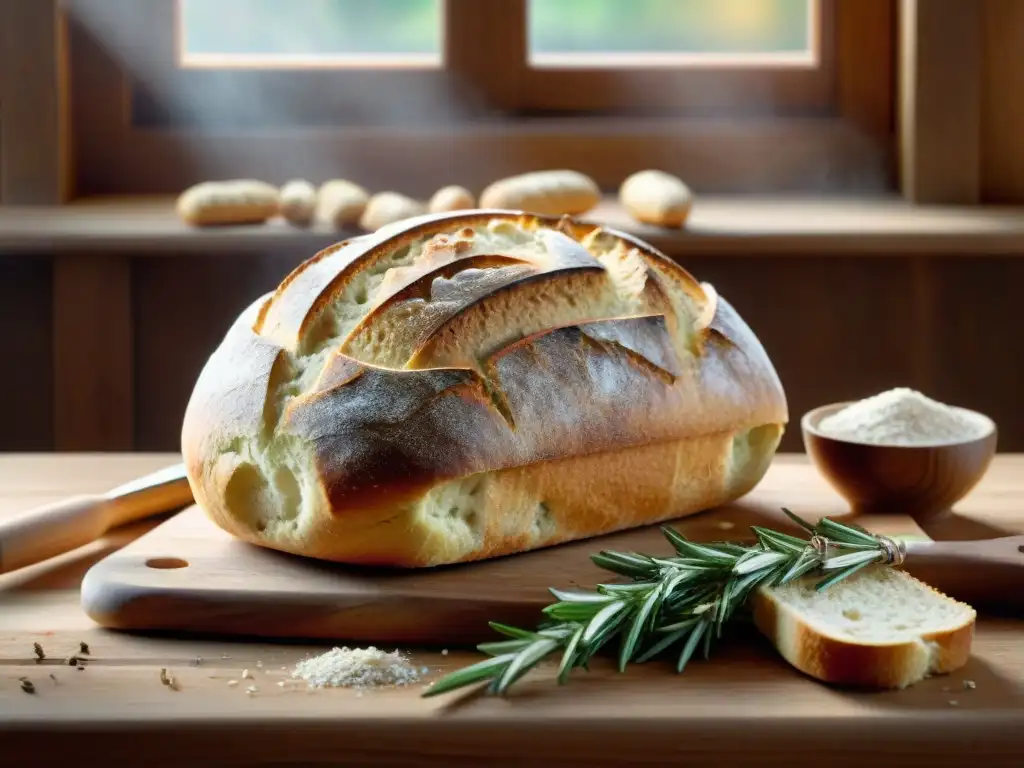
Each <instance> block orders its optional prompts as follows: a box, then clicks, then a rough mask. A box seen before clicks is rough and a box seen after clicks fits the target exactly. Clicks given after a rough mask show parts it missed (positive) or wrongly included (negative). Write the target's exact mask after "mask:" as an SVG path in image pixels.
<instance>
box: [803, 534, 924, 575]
mask: <svg viewBox="0 0 1024 768" xmlns="http://www.w3.org/2000/svg"><path fill="white" fill-rule="evenodd" d="M875 538H876V539H878V545H879V547H880V548H881V551H882V554H883V555H884V559H883V560H882V564H883V565H891V566H893V567H895V568H899V567H900V566H901V565H903V561H904V560H906V559H907V544H906V542H905V541H903V540H902V539H901V540H899V541H897V540H896V539H893V538H891V537H889V536H881V535H877V534H876V536H875ZM808 544H809V545H810V547H811V549H813V550H814V551H815V552H817V553H818V556H819V557H820V558H821V559H822V560H828V550H829V547H830V546H831V545H832V542H830V541H829V540H828V539H827V538H826V537H825V536H822V535H820V534H814V535H813V536H811V540H810V541H809V542H808Z"/></svg>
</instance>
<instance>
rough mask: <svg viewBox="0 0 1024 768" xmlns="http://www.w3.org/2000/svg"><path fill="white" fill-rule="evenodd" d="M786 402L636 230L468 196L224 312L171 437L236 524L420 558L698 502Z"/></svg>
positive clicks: (357, 554)
mask: <svg viewBox="0 0 1024 768" xmlns="http://www.w3.org/2000/svg"><path fill="white" fill-rule="evenodd" d="M787 418H788V414H787V408H786V400H785V396H784V393H783V389H782V386H781V384H780V382H779V379H778V377H777V375H776V373H775V370H774V369H773V367H772V365H771V363H770V361H769V359H768V357H767V355H766V354H765V351H764V349H763V348H762V346H761V344H760V343H759V342H758V340H757V338H756V337H755V335H754V334H753V333H752V332H751V330H750V329H749V328H748V327H747V325H746V324H745V323H744V322H743V320H742V319H741V318H740V316H739V315H738V314H737V313H736V312H735V310H734V309H733V308H732V307H731V306H730V305H729V303H728V302H727V301H726V300H725V299H724V298H722V297H720V296H718V295H717V293H716V292H715V291H714V290H713V289H712V288H711V287H710V286H707V285H701V284H700V283H698V282H697V281H696V280H694V279H693V277H691V276H690V274H689V273H688V272H686V271H685V270H684V269H683V268H682V267H680V266H679V265H678V264H676V263H675V262H673V261H671V260H670V259H668V258H667V257H665V256H664V255H662V254H661V253H659V252H658V251H656V250H655V249H653V248H652V247H650V246H649V245H647V244H646V243H643V242H641V241H639V240H636V239H634V238H631V237H630V236H628V235H625V234H622V233H618V232H615V231H612V230H607V229H603V228H600V227H597V226H594V225H589V224H581V223H578V222H575V221H572V220H571V219H568V218H564V219H558V218H553V217H551V218H546V217H542V216H535V215H528V214H523V213H521V212H517V211H501V210H476V211H470V212H459V213H449V214H442V215H429V216H422V217H418V218H416V219H412V220H406V221H402V222H399V223H396V224H392V225H388V226H385V227H384V228H382V229H381V230H378V231H377V232H375V233H373V234H371V235H366V236H363V237H360V238H357V239H354V240H352V241H349V242H346V243H339V244H337V245H335V246H332V247H331V248H328V249H326V250H325V251H323V252H321V253H319V254H317V255H316V256H315V257H313V258H311V259H309V260H307V261H306V262H304V263H303V264H301V265H300V266H299V267H298V268H296V269H295V270H294V271H293V272H292V273H291V274H290V275H288V276H287V277H286V278H285V279H284V280H283V281H282V283H281V285H280V286H279V287H278V288H277V290H276V291H275V292H273V293H272V294H268V295H267V296H264V297H262V298H260V299H259V300H258V301H256V302H254V303H253V305H252V306H250V307H249V308H248V309H247V310H246V312H244V313H243V314H242V315H241V316H240V317H239V318H238V320H237V321H236V323H235V324H234V325H233V326H232V328H231V329H230V330H229V331H228V333H227V335H226V336H225V338H224V339H223V341H222V342H221V344H220V346H219V347H218V348H217V349H216V350H215V351H214V353H213V354H212V355H211V357H210V359H209V361H208V362H207V364H206V366H205V367H204V369H203V371H202V373H201V374H200V376H199V380H198V381H197V383H196V386H195V390H194V392H193V394H192V397H191V400H190V402H189V405H188V408H187V411H186V415H185V421H184V425H183V431H182V449H183V453H184V457H185V461H186V465H187V467H188V474H189V481H190V483H191V486H192V489H193V492H194V494H195V497H196V499H197V501H198V502H199V503H200V504H201V505H202V507H203V508H204V509H205V510H206V511H207V513H208V514H209V515H210V517H211V518H212V519H213V520H214V521H215V522H216V523H217V524H218V525H220V526H221V527H222V528H224V529H225V530H227V531H228V532H230V533H232V534H233V535H235V536H237V537H239V538H242V539H245V540H247V541H250V542H253V543H255V544H260V545H263V546H267V547H272V548H276V549H280V550H285V551H288V552H293V553H297V554H302V555H308V556H312V557H318V558H323V559H328V560H336V561H343V562H351V563H364V564H376V565H390V566H404V567H419V566H431V565H438V564H443V563H453V562H461V561H468V560H476V559H481V558H487V557H493V556H497V555H502V554H509V553H513V552H519V551H524V550H529V549H533V548H537V547H543V546H549V545H552V544H556V543H559V542H564V541H569V540H573V539H580V538H586V537H590V536H595V535H598V534H601V533H607V532H611V531H615V530H622V529H625V528H629V527H633V526H638V525H644V524H649V523H653V522H657V521H660V520H665V519H668V518H672V517H678V516H682V515H686V514H690V513H693V512H697V511H699V510H703V509H707V508H709V507H713V506H716V505H719V504H722V503H725V502H728V501H730V500H732V499H735V498H737V497H738V496H740V495H743V494H745V493H746V492H747V491H749V490H750V489H751V488H752V487H753V486H754V485H755V484H756V483H757V482H758V481H759V480H760V479H761V477H762V476H763V474H764V472H765V471H766V469H767V467H768V464H769V462H770V460H771V457H772V455H773V454H774V452H775V450H776V448H777V446H778V442H779V439H780V438H781V435H782V431H783V428H784V425H785V423H786V421H787Z"/></svg>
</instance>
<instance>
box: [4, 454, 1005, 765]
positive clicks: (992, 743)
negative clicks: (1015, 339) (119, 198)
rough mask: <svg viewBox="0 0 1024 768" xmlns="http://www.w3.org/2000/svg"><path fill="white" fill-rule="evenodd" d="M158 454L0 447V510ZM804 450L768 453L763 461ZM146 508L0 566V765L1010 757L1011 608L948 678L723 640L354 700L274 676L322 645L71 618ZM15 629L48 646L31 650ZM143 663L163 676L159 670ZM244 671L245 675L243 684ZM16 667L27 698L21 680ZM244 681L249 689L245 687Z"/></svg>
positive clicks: (120, 474)
mask: <svg viewBox="0 0 1024 768" xmlns="http://www.w3.org/2000/svg"><path fill="white" fill-rule="evenodd" d="M176 460H178V457H177V456H175V455H171V454H147V455H139V454H136V455H119V454H109V455H104V456H96V455H45V454H38V455H24V454H21V455H18V454H9V455H6V456H2V457H0V515H11V514H14V513H16V512H17V511H19V510H22V509H25V508H26V507H29V506H32V505H35V504H40V503H44V502H47V501H51V500H55V499H57V498H60V497H63V496H67V495H70V494H73V493H78V492H87V491H102V490H105V489H107V488H109V487H112V486H113V485H115V484H117V483H119V482H122V481H126V480H129V479H131V478H133V477H135V476H137V475H139V474H142V473H144V472H146V471H149V470H152V469H156V468H159V467H161V466H164V465H166V464H170V463H172V462H174V461H176ZM805 461H806V460H805V458H804V457H802V456H779V457H777V459H776V464H777V466H778V467H783V466H786V465H793V464H800V463H803V462H805ZM775 470H776V468H775V467H773V472H770V473H769V475H768V477H767V478H766V479H765V481H764V485H765V486H767V488H768V492H770V493H773V494H774V493H776V492H779V493H781V492H782V490H785V489H776V488H775V487H774V485H773V483H774V484H778V481H777V479H776V478H777V477H778V476H779V475H780V474H781V473H782V470H779V471H775ZM789 474H790V476H791V474H792V473H791V472H790V473H789ZM808 476H809V477H811V478H812V481H811V482H808V484H807V487H806V488H800V489H798V492H799V493H801V494H802V495H803V494H810V495H811V496H812V497H814V498H817V497H819V496H820V498H821V499H822V502H821V503H822V505H823V506H824V507H827V508H829V509H831V510H835V509H836V508H837V501H836V498H835V497H834V496H833V495H832V494H831V492H830V491H829V490H828V489H827V488H826V487H825V486H824V485H823V483H819V482H815V481H814V477H816V476H813V473H809V475H808ZM789 492H790V493H792V492H793V489H789ZM1022 496H1024V455H1002V456H999V457H997V458H996V460H995V462H994V463H993V465H992V468H991V469H990V471H989V473H988V475H987V476H986V478H985V479H984V480H983V481H982V483H981V485H980V486H979V487H978V488H977V489H976V490H975V491H974V492H973V493H972V494H971V495H970V496H969V497H968V498H967V499H965V500H964V502H962V503H961V505H959V506H958V508H957V517H956V518H955V519H952V520H951V521H950V522H948V523H946V524H945V527H944V528H937V529H935V530H931V529H930V530H929V531H928V532H929V533H930V534H931V535H932V536H933V537H934V538H951V537H969V538H982V537H985V536H990V535H997V534H998V532H1000V531H1007V532H1014V533H1020V532H1024V503H1022ZM155 522H156V521H153V522H146V523H143V524H138V525H135V526H132V527H131V528H129V529H125V530H119V531H116V532H113V533H112V534H111V535H109V536H108V537H107V538H106V539H104V540H103V541H100V542H97V543H96V544H94V545H91V546H89V547H85V548H83V549H81V550H79V551H76V552H73V553H69V554H68V555H66V556H63V557H60V558H57V559H55V560H54V561H52V562H48V563H42V564H39V565H36V566H33V567H31V568H28V569H25V570H23V571H21V572H16V573H13V574H8V575H6V576H0V764H7V763H10V764H12V765H13V764H17V765H50V764H53V765H56V764H57V763H58V762H59V763H61V764H66V763H67V761H68V759H69V758H68V757H67V756H66V755H64V753H65V752H66V751H70V752H72V753H73V758H72V759H74V760H75V761H76V762H79V763H81V762H82V758H83V757H85V758H87V759H86V763H87V764H88V762H89V761H90V759H91V760H93V761H96V762H100V761H102V762H103V763H104V764H109V763H111V762H117V761H121V760H124V761H128V762H130V764H132V765H147V766H162V765H185V764H188V765H191V766H199V765H224V764H232V765H271V764H273V765H289V764H290V765H312V764H314V763H316V764H321V763H325V762H330V763H334V764H339V765H357V766H383V765H389V766H390V765H394V766H410V765H437V766H476V765H484V764H486V765H488V766H506V765H508V766H511V765H526V764H531V765H536V766H554V765H573V766H577V765H578V766H583V765H589V766H593V765H612V764H616V765H620V764H642V765H645V766H652V765H681V764H691V761H692V764H698V763H701V764H713V765H748V764H757V765H787V766H792V765H798V764H805V763H809V762H810V761H812V760H813V761H814V763H815V764H818V763H825V762H827V763H828V764H829V765H830V766H847V765H849V766H863V765H876V764H877V765H890V764H892V765H896V764H900V765H901V766H907V765H922V766H925V765H926V766H929V768H935V767H936V766H939V765H962V764H966V761H968V760H970V761H971V763H976V764H978V765H985V766H986V767H987V766H996V765H1007V766H1010V765H1015V766H1019V765H1024V622H1020V621H1017V620H1014V619H1010V618H1002V619H997V618H990V617H983V618H982V619H980V620H979V624H978V629H977V635H976V639H975V644H974V658H973V659H972V660H971V662H970V664H969V665H968V667H967V668H966V669H965V670H964V671H963V672H962V673H957V674H954V675H951V676H947V677H943V678H935V679H932V680H927V681H925V682H923V683H921V684H919V685H917V686H914V687H913V688H911V689H908V690H907V691H903V692H887V693H852V692H847V691H841V690H836V689H833V688H829V687H827V686H823V685H819V684H817V683H814V682H812V681H809V680H806V679H804V678H802V677H801V676H800V675H798V674H797V673H796V672H794V671H793V670H792V669H790V668H789V667H787V666H786V665H785V664H784V663H783V662H781V660H779V659H778V658H777V656H775V654H774V653H773V652H772V651H771V649H770V648H768V647H767V646H766V644H765V643H763V642H761V643H759V642H757V639H753V640H748V639H744V640H742V641H741V642H733V643H732V644H730V643H725V644H724V645H723V646H722V647H721V648H719V649H718V650H716V651H715V653H714V655H713V657H712V659H713V660H712V661H711V662H708V663H703V662H697V663H694V664H692V665H691V667H690V668H688V670H687V671H686V672H685V674H684V675H682V676H680V677H677V676H675V675H673V674H671V673H670V671H669V669H668V668H667V667H666V666H663V665H661V664H658V663H652V664H646V665H643V666H642V667H637V668H633V669H631V670H629V671H628V673H627V674H625V675H618V674H617V673H615V672H614V670H613V669H611V668H610V666H607V665H599V666H597V667H596V668H595V669H594V670H593V671H592V672H591V673H590V674H582V673H581V674H579V675H577V676H574V677H573V678H572V679H571V681H570V683H569V684H568V685H566V686H564V687H558V686H555V685H554V684H553V683H552V681H551V679H550V675H549V674H548V673H538V674H537V675H536V677H535V678H534V679H532V680H528V681H524V682H523V683H522V685H521V688H520V690H519V691H518V693H515V694H514V695H513V696H511V697H510V698H508V699H504V700H503V699H494V698H485V697H475V696H470V697H458V696H450V697H438V698H437V699H422V698H420V695H419V694H420V692H421V687H420V686H418V685H417V686H412V687H410V688H407V689H397V690H381V691H367V692H366V693H364V694H362V695H360V694H358V693H357V692H354V691H350V690H345V689H332V690H308V689H306V688H305V687H304V686H302V687H300V686H295V685H293V684H288V683H286V684H284V685H278V683H282V682H285V678H286V677H287V676H288V673H289V671H290V670H291V668H292V667H293V666H294V664H295V663H296V662H297V661H299V660H300V659H301V658H303V657H305V656H307V655H310V654H314V653H320V652H322V651H324V650H327V648H326V647H324V646H318V647H312V646H297V645H290V644H277V645H272V644H266V643H260V642H253V643H240V642H220V641H217V640H216V639H209V640H207V639H176V638H169V637H139V636H128V635H122V634H118V633H113V632H109V631H105V630H101V629H99V628H97V627H96V626H95V625H93V624H92V622H90V620H89V619H88V618H87V617H86V616H85V615H84V614H83V613H82V611H81V609H80V608H79V605H78V586H79V583H80V581H81V577H82V575H83V573H84V572H85V571H86V570H87V569H88V567H89V566H90V565H91V564H92V563H94V562H96V561H97V560H98V559H99V558H100V557H102V556H103V555H104V554H105V553H107V552H110V551H112V550H113V549H114V548H116V547H118V546H122V545H123V544H124V543H126V542H127V541H130V540H131V539H132V538H134V537H136V536H138V535H140V534H141V533H142V532H144V531H146V530H148V529H149V528H151V527H152V526H153V525H154V524H155ZM865 524H866V525H868V524H869V522H867V521H865ZM34 642H38V643H39V644H40V645H41V646H42V647H43V649H44V651H45V652H46V654H47V656H48V658H47V659H46V660H45V661H43V662H41V663H36V662H35V661H34V656H33V647H32V644H33V643H34ZM81 642H85V643H87V644H88V646H89V648H90V651H91V653H90V655H89V657H88V659H89V660H88V662H87V663H86V664H85V666H84V669H81V670H79V669H77V668H76V667H74V666H68V665H66V664H65V663H64V661H63V660H64V659H65V658H66V657H67V656H69V655H71V654H74V653H77V652H78V650H79V643H81ZM413 658H414V660H415V662H416V663H417V664H421V665H424V666H427V667H429V668H430V670H431V675H430V677H431V678H436V677H437V676H439V675H440V674H443V673H444V672H446V671H449V670H451V669H453V668H455V667H457V666H462V665H463V664H466V663H468V662H470V661H472V660H475V659H476V658H477V657H476V656H475V655H474V654H472V653H471V652H466V651H458V650H453V651H451V652H450V653H442V652H441V650H440V649H434V650H432V651H421V650H414V651H413ZM161 668H167V669H168V670H169V671H170V673H171V674H172V675H173V676H174V677H175V679H176V680H177V681H178V690H172V689H170V688H167V687H166V686H163V685H162V684H161V683H160V679H159V675H160V669H161ZM243 669H249V670H250V671H251V674H252V675H253V676H254V679H253V680H244V681H243V680H242V679H241V673H242V670H243ZM22 677H28V678H29V679H31V680H32V681H33V683H34V685H35V688H36V693H35V694H28V693H25V692H23V691H22V690H21V683H20V682H19V678H22ZM229 680H239V681H240V682H241V683H242V684H240V685H237V686H231V685H229V684H228V681H229ZM965 681H966V682H965ZM247 685H254V686H256V688H257V689H258V690H257V691H256V692H255V693H251V694H250V693H247V692H246V690H245V689H246V687H247ZM740 729H742V732H738V731H739V730H740Z"/></svg>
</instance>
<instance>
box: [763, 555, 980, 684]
mask: <svg viewBox="0 0 1024 768" xmlns="http://www.w3.org/2000/svg"><path fill="white" fill-rule="evenodd" d="M820 579H821V577H820V576H819V577H809V576H808V577H804V578H803V579H797V580H796V581H791V582H789V583H788V584H785V585H783V586H781V587H771V588H767V589H765V588H762V589H760V590H758V591H757V592H755V593H754V596H753V599H752V602H753V609H754V623H755V624H756V625H757V627H758V628H759V629H760V630H761V631H762V632H763V633H764V634H765V635H766V636H767V637H768V638H769V639H770V640H771V641H772V643H774V645H775V646H776V648H778V650H779V653H781V654H782V657H783V658H784V659H786V661H788V662H789V663H790V664H792V665H793V666H794V667H796V668H797V669H799V670H800V671H801V672H804V673H805V674H807V675H810V676H811V677H815V678H817V679H819V680H822V681H824V682H827V683H835V684H840V685H853V686H862V687H870V688H906V687H907V686H909V685H912V684H914V683H917V682H920V681H921V680H923V679H924V678H926V677H928V676H930V675H936V674H944V673H948V672H953V671H955V670H957V669H959V668H960V667H962V666H964V664H966V663H967V660H968V658H970V655H971V641H972V639H973V637H974V621H975V618H976V613H975V611H974V609H973V608H971V607H970V606H969V605H966V604H964V603H960V602H957V601H956V600H953V599H952V598H949V597H946V596H945V595H943V594H942V593H941V592H937V591H935V590H934V589H932V588H931V587H929V586H928V585H927V584H925V583H923V582H921V581H918V580H917V579H915V578H914V577H913V576H911V575H910V574H908V573H906V572H904V571H900V570H896V569H894V568H889V567H886V566H881V565H879V566H869V567H868V568H865V569H864V570H862V571H860V572H858V573H855V574H854V575H853V576H849V577H847V578H846V579H844V580H843V581H840V582H839V583H838V584H834V585H832V586H831V587H829V588H828V589H826V590H823V591H820V592H819V591H818V590H816V589H815V584H816V583H817V582H818V581H820Z"/></svg>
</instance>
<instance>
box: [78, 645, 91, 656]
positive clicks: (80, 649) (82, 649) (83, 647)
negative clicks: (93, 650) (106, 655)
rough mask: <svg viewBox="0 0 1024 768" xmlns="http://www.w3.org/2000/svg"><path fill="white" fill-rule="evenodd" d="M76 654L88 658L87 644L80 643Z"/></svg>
mask: <svg viewBox="0 0 1024 768" xmlns="http://www.w3.org/2000/svg"><path fill="white" fill-rule="evenodd" d="M78 652H79V653H81V654H82V655H83V656H88V655H89V644H88V643H83V642H80V643H79V644H78Z"/></svg>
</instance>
